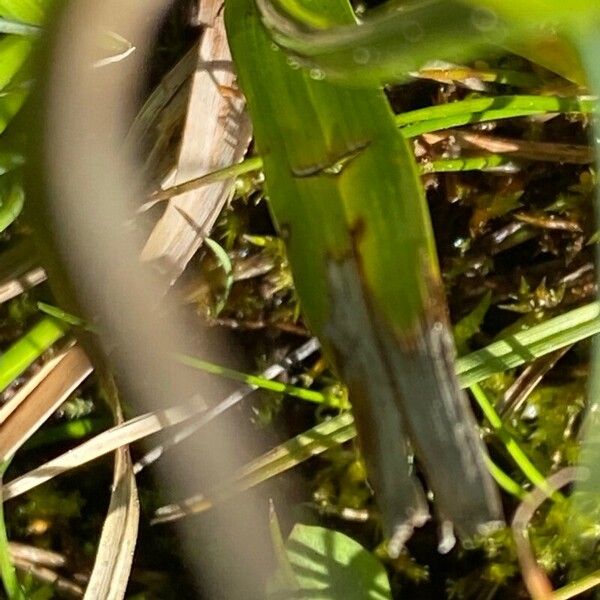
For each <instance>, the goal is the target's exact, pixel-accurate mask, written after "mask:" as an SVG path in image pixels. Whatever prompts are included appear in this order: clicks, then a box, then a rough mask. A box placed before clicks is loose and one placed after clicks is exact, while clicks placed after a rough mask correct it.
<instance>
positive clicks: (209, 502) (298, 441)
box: [152, 413, 356, 524]
mask: <svg viewBox="0 0 600 600" xmlns="http://www.w3.org/2000/svg"><path fill="white" fill-rule="evenodd" d="M353 423H354V421H353V418H352V415H351V414H350V413H344V414H342V415H340V416H339V417H338V418H337V419H336V420H335V421H325V422H323V423H319V424H318V425H316V426H315V427H313V428H312V429H310V430H309V431H306V432H304V433H301V434H300V435H297V436H296V437H294V438H292V439H291V440H288V441H287V442H285V443H283V444H280V445H279V446H277V447H276V448H273V449H272V450H269V451H268V452H266V453H265V454H263V455H262V456H259V457H258V458H256V459H254V460H252V461H250V462H249V463H248V464H246V465H244V466H243V467H242V468H240V469H238V471H237V472H236V473H234V475H233V476H232V477H230V478H228V479H226V480H224V481H223V482H222V483H221V484H219V485H218V486H215V487H214V488H213V489H211V490H208V492H207V493H206V494H201V495H198V496H194V497H192V498H187V499H185V500H182V501H180V502H177V503H176V504H169V505H167V506H163V507H161V508H159V509H158V510H157V511H156V513H155V516H154V519H153V520H152V523H153V524H157V523H167V522H170V521H176V520H178V519H181V518H182V517H185V516H187V515H190V514H194V513H200V512H204V511H206V510H208V509H209V508H211V507H212V506H213V505H215V504H216V503H218V502H221V501H223V500H226V499H228V498H230V497H232V496H234V495H235V494H237V493H239V492H243V491H245V490H248V489H250V488H251V487H253V486H255V485H258V484H259V483H262V482H263V481H266V480H267V479H269V478H271V477H274V476H275V475H279V474H280V473H283V472H284V471H287V470H289V469H291V468H293V467H295V466H296V465H298V464H300V463H301V462H303V461H304V460H306V459H308V458H310V457H311V456H316V455H318V454H321V453H323V452H325V451H326V450H329V449H330V448H332V447H334V446H337V445H339V444H343V443H344V442H347V441H348V440H349V439H351V438H352V437H354V435H355V433H356V432H355V429H354V425H353Z"/></svg>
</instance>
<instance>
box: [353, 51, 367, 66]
mask: <svg viewBox="0 0 600 600" xmlns="http://www.w3.org/2000/svg"><path fill="white" fill-rule="evenodd" d="M352 56H353V58H354V62H355V63H356V64H357V65H366V64H367V63H368V62H369V60H371V52H370V50H369V49H368V48H356V50H354V52H353V54H352Z"/></svg>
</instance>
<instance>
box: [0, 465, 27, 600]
mask: <svg viewBox="0 0 600 600" xmlns="http://www.w3.org/2000/svg"><path fill="white" fill-rule="evenodd" d="M9 463H10V461H8V460H7V461H4V462H3V463H1V464H0V575H1V576H2V584H3V586H4V590H5V592H6V595H7V596H8V598H9V600H24V599H25V596H24V595H23V591H22V589H21V586H20V585H19V581H18V579H17V573H16V571H15V567H14V565H13V563H12V559H11V556H10V550H9V547H8V535H7V533H6V523H5V522H4V500H3V498H2V489H1V483H2V476H3V475H4V473H5V472H6V469H7V468H8V465H9Z"/></svg>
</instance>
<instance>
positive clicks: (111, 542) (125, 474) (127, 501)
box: [84, 447, 140, 600]
mask: <svg viewBox="0 0 600 600" xmlns="http://www.w3.org/2000/svg"><path fill="white" fill-rule="evenodd" d="M139 517H140V506H139V500H138V494H137V487H136V484H135V476H134V474H133V469H132V466H131V457H130V456H129V449H128V448H126V447H125V448H119V450H117V451H116V452H115V467H114V476H113V485H112V493H111V496H110V504H109V506H108V513H107V515H106V519H105V521H104V525H103V527H102V535H101V536H100V541H99V544H98V552H97V554H96V560H95V562H94V568H93V570H92V574H91V577H90V582H89V584H88V586H87V589H86V591H85V596H84V598H86V600H121V598H124V597H125V592H126V590H127V583H128V581H129V575H130V573H131V565H132V562H133V552H134V550H135V544H136V541H137V533H138V523H139Z"/></svg>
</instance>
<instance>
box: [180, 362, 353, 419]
mask: <svg viewBox="0 0 600 600" xmlns="http://www.w3.org/2000/svg"><path fill="white" fill-rule="evenodd" d="M177 359H178V360H179V361H180V362H181V363H182V364H184V365H187V366H188V367H192V368H194V369H199V370H201V371H205V372H206V373H212V374H214V375H219V376H221V377H226V378H227V379H232V380H233V381H239V382H241V383H245V384H247V385H253V386H256V387H259V388H262V389H263V390H270V391H272V392H279V393H282V394H288V395H289V396H294V397H296V398H300V399H301V400H307V401H308V402H315V403H317V404H326V405H328V406H332V407H335V408H343V401H342V400H341V399H340V398H337V397H336V396H333V395H328V394H323V393H321V392H317V391H315V390H307V389H305V388H301V387H296V386H293V385H288V384H286V383H281V382H280V381H271V380H270V379H265V378H264V377H259V376H258V375H248V374H246V373H240V372H239V371H235V370H234V369H229V368H227V367H223V366H221V365H216V364H214V363H211V362H208V361H206V360H201V359H199V358H194V357H193V356H187V355H185V354H178V355H177Z"/></svg>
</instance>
